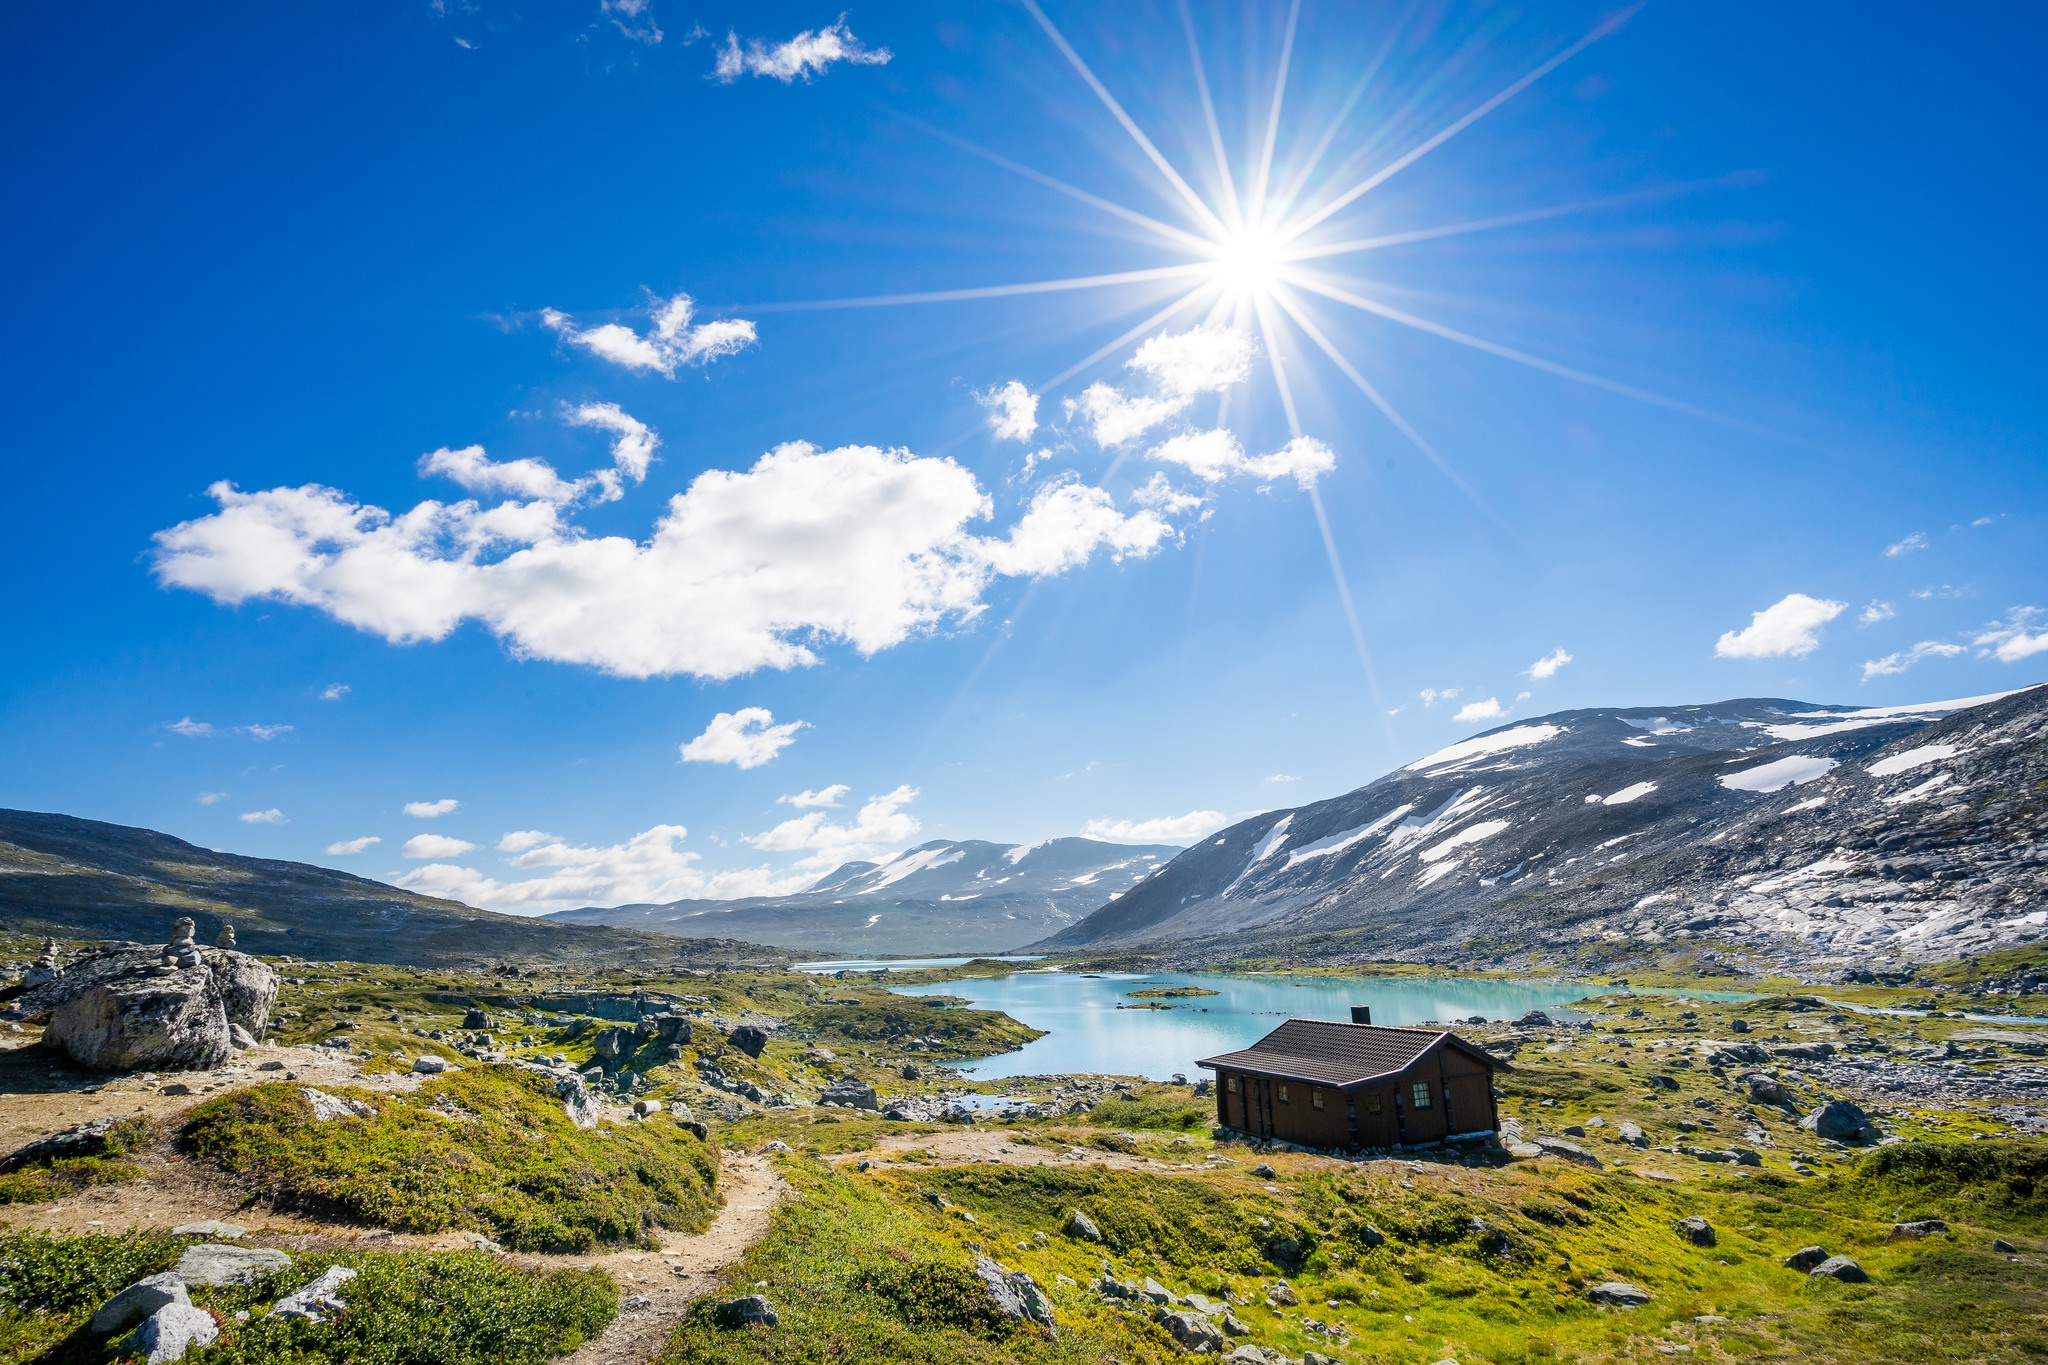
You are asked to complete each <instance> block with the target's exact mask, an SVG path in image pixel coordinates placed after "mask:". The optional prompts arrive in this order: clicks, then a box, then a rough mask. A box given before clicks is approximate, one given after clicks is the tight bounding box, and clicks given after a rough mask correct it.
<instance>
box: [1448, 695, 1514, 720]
mask: <svg viewBox="0 0 2048 1365" xmlns="http://www.w3.org/2000/svg"><path fill="white" fill-rule="evenodd" d="M1506 714H1507V708H1506V707H1504V706H1502V705H1501V704H1500V698H1499V697H1488V698H1487V699H1486V700H1485V701H1468V702H1466V703H1465V704H1464V705H1463V706H1461V707H1459V708H1458V714H1457V715H1455V716H1452V717H1451V719H1452V721H1454V722H1456V721H1465V722H1471V721H1475V720H1499V719H1500V718H1501V717H1502V716H1504V715H1506Z"/></svg>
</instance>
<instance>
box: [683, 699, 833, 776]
mask: <svg viewBox="0 0 2048 1365" xmlns="http://www.w3.org/2000/svg"><path fill="white" fill-rule="evenodd" d="M809 726H810V722H809V721H802V720H793V721H790V722H789V723H788V724H786V725H777V724H776V723H775V714H774V713H773V712H772V711H770V710H769V709H768V708H767V707H765V706H746V707H742V708H740V709H739V710H737V711H720V712H719V713H718V714H717V715H715V716H713V717H712V718H711V723H710V724H709V725H707V726H705V727H704V733H703V734H701V735H699V736H697V737H696V738H695V739H693V740H690V741H688V742H687V743H685V744H682V745H680V746H678V747H679V750H680V752H681V754H682V758H681V760H680V761H681V762H684V763H730V764H732V765H733V766H734V767H736V768H758V767H760V766H761V765H762V764H763V763H766V762H767V761H768V760H770V759H772V758H774V757H775V755H777V754H779V753H781V752H782V751H783V750H784V749H786V748H788V747H789V746H790V745H792V744H794V743H796V732H797V731H799V730H803V729H808V728H809Z"/></svg>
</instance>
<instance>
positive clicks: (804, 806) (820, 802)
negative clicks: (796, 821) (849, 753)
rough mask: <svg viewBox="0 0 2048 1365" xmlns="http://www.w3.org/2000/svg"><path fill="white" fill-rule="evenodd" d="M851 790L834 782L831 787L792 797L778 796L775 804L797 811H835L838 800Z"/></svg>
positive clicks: (842, 784) (802, 792) (840, 783)
mask: <svg viewBox="0 0 2048 1365" xmlns="http://www.w3.org/2000/svg"><path fill="white" fill-rule="evenodd" d="M852 790H853V788H851V787H849V786H847V785H846V784H845V783H844V782H834V783H833V784H832V785H831V786H829V787H823V788H820V789H819V790H817V791H800V792H797V793H796V794H795V795H794V796H778V797H776V798H775V804H777V805H778V806H795V807H796V808H797V809H798V810H810V809H812V808H814V807H825V808H831V809H837V808H838V805H839V799H840V798H841V797H843V796H845V795H846V794H847V793H848V792H850V791H852Z"/></svg>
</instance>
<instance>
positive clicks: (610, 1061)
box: [590, 1028, 633, 1071]
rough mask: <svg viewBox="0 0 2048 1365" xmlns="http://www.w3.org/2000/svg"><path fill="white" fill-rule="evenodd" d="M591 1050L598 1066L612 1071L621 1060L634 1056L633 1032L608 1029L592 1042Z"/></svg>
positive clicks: (623, 1029)
mask: <svg viewBox="0 0 2048 1365" xmlns="http://www.w3.org/2000/svg"><path fill="white" fill-rule="evenodd" d="M590 1049H591V1052H592V1054H593V1055H594V1056H596V1058H597V1061H598V1065H600V1066H602V1067H603V1068H604V1069H605V1070H607V1071H610V1070H611V1069H613V1068H614V1067H616V1066H617V1065H618V1064H619V1062H620V1060H621V1059H623V1058H626V1057H630V1056H632V1055H633V1030H631V1029H629V1028H608V1029H606V1030H605V1031H604V1032H602V1033H600V1034H598V1035H597V1037H596V1038H594V1039H592V1040H591V1044H590Z"/></svg>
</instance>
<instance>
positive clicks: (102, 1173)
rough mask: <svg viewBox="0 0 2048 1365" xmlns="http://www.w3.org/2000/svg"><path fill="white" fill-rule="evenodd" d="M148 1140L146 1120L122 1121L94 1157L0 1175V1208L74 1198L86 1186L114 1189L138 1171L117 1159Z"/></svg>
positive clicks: (139, 1171)
mask: <svg viewBox="0 0 2048 1365" xmlns="http://www.w3.org/2000/svg"><path fill="white" fill-rule="evenodd" d="M148 1140H149V1123H148V1121H147V1120H146V1119H140V1118H130V1119H123V1120H121V1121H120V1122H119V1123H116V1124H114V1125H113V1126H112V1127H111V1128H109V1129H108V1130H107V1135H106V1138H105V1143H104V1146H103V1147H102V1149H101V1151H100V1153H99V1154H98V1155H95V1156H83V1157H58V1158H47V1157H46V1158H44V1159H42V1160H40V1161H30V1162H24V1163H22V1164H20V1165H17V1166H14V1167H13V1168H11V1169H10V1170H8V1171H7V1172H6V1173H5V1174H0V1204H41V1203H45V1202H47V1201H49V1200H52V1199H62V1198H64V1197H65V1196H67V1195H72V1194H76V1193H77V1192H78V1191H80V1190H82V1189H85V1188H86V1187H87V1186H89V1185H115V1184H120V1183H121V1182H123V1181H127V1180H133V1179H135V1178H136V1177H137V1176H139V1175H141V1174H142V1168H141V1167H139V1166H135V1165H131V1164H130V1163H128V1162H125V1161H121V1160H118V1159H117V1158H120V1157H123V1156H126V1155H128V1154H129V1153H130V1152H133V1151H135V1150H136V1149H137V1148H139V1147H141V1146H142V1145H143V1144H144V1143H146V1142H147V1141H148Z"/></svg>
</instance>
